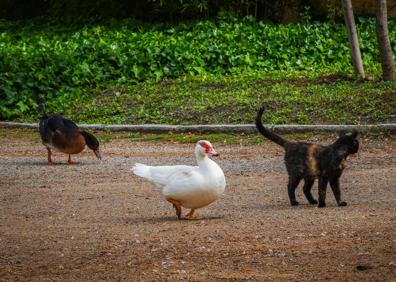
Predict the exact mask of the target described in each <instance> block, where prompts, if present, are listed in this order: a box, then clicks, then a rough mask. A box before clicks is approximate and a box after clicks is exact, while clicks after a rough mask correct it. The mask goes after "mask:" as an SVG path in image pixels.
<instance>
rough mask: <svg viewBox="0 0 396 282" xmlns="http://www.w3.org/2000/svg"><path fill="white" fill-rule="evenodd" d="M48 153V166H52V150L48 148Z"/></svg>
mask: <svg viewBox="0 0 396 282" xmlns="http://www.w3.org/2000/svg"><path fill="white" fill-rule="evenodd" d="M47 152H48V164H49V165H52V164H54V163H53V162H52V159H51V155H52V153H51V149H49V148H47Z"/></svg>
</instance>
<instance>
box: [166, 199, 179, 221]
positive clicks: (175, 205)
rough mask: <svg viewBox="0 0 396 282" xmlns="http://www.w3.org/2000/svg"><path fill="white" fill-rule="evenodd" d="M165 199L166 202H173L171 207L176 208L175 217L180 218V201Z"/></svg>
mask: <svg viewBox="0 0 396 282" xmlns="http://www.w3.org/2000/svg"><path fill="white" fill-rule="evenodd" d="M166 200H167V201H168V202H170V203H171V204H173V207H174V208H175V210H176V215H177V218H178V219H180V218H181V212H182V210H181V202H180V201H178V200H175V199H172V198H167V199H166Z"/></svg>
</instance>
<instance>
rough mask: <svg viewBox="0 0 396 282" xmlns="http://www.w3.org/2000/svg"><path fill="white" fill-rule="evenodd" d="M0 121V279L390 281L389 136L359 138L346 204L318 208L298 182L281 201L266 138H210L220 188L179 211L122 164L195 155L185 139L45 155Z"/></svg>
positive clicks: (393, 234)
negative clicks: (248, 141) (194, 208)
mask: <svg viewBox="0 0 396 282" xmlns="http://www.w3.org/2000/svg"><path fill="white" fill-rule="evenodd" d="M0 131H2V132H1V134H0V280H1V281H27V280H29V281H30V280H33V281H59V280H62V281H103V280H106V281H117V280H119V281H164V280H166V281H178V280H189V281H244V280H246V281H322V280H329V281H330V280H331V281H396V145H395V144H396V141H395V140H396V139H395V138H394V137H391V138H387V139H383V138H379V139H378V138H376V139H366V138H363V139H362V141H361V142H362V145H361V147H362V150H361V152H360V154H359V156H358V157H356V158H351V159H350V160H349V161H348V163H347V168H346V170H345V172H344V175H343V177H342V179H341V187H342V193H343V198H344V199H345V200H346V201H347V202H348V206H346V207H337V206H336V204H335V200H334V197H333V195H332V194H331V191H328V197H327V205H328V207H327V208H324V209H318V208H316V207H315V206H310V205H307V203H306V200H305V198H304V196H303V194H302V191H301V187H299V189H298V195H297V198H298V200H299V201H300V206H298V207H291V206H289V203H288V197H287V192H286V183H287V175H286V172H285V168H284V165H283V160H282V158H283V154H282V150H281V149H280V148H279V147H277V146H276V145H275V144H273V143H270V142H265V143H263V144H260V145H249V146H241V145H227V144H224V143H214V146H215V148H216V150H217V151H218V152H219V153H220V154H221V156H220V158H217V159H216V161H217V162H218V163H219V165H220V166H221V167H222V168H223V170H224V172H225V175H226V179H227V187H226V191H225V193H224V195H223V196H222V197H221V198H220V199H219V200H218V201H216V202H215V203H213V204H211V205H209V206H208V207H205V208H202V209H200V210H198V213H199V215H200V217H201V218H200V219H199V220H195V221H188V220H177V218H176V215H175V212H174V209H173V208H172V206H171V205H170V204H169V203H167V202H166V201H165V200H164V199H163V198H162V196H161V193H160V191H159V190H158V189H157V188H155V186H153V185H152V184H150V183H149V182H147V181H145V180H144V179H141V178H138V177H136V176H134V175H132V173H131V171H130V167H131V166H132V164H133V163H135V162H143V163H146V164H157V165H158V164H167V165H171V164H194V162H195V160H194V156H193V148H194V144H178V143H171V142H132V141H129V140H125V139H113V140H112V141H110V142H107V143H104V144H103V146H102V152H103V154H104V156H105V157H104V159H103V160H102V161H99V160H97V159H96V158H94V155H93V153H92V152H90V151H89V150H85V151H84V152H83V153H81V154H79V155H77V156H76V157H74V160H76V161H79V164H76V165H66V164H65V161H66V160H67V156H66V155H63V154H61V153H55V157H54V161H55V162H56V164H55V165H53V166H49V165H47V163H46V150H45V149H44V147H43V146H42V145H41V143H40V141H39V137H38V135H37V134H36V133H35V132H33V131H28V132H27V131H20V130H10V129H4V128H0ZM332 140H334V136H330V135H328V136H325V137H323V138H321V139H320V140H319V142H320V143H322V144H326V143H328V142H331V141H332ZM314 195H315V196H316V195H317V188H316V185H315V189H314ZM185 212H187V210H185V211H184V213H185Z"/></svg>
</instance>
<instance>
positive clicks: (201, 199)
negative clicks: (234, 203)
mask: <svg viewBox="0 0 396 282" xmlns="http://www.w3.org/2000/svg"><path fill="white" fill-rule="evenodd" d="M212 185H214V187H213V186H212ZM215 187H216V184H215V183H210V182H208V181H207V180H206V179H205V178H204V176H203V175H202V174H201V173H200V172H198V171H197V170H192V171H191V172H190V173H188V174H182V173H181V174H178V175H177V177H173V178H172V181H171V182H169V183H168V184H167V185H166V186H164V188H163V189H162V193H163V194H164V196H165V197H169V198H172V199H175V200H179V201H181V203H182V206H184V207H186V208H200V207H203V206H206V205H208V204H209V203H211V202H213V201H214V200H216V199H217V198H218V196H219V194H218V192H217V189H216V188H215Z"/></svg>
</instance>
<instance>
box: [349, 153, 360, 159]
mask: <svg viewBox="0 0 396 282" xmlns="http://www.w3.org/2000/svg"><path fill="white" fill-rule="evenodd" d="M358 156H359V153H355V154H351V157H353V158H356V157H358Z"/></svg>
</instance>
